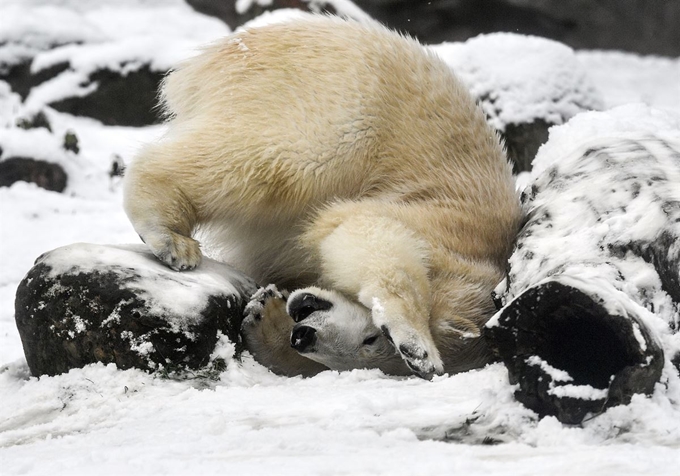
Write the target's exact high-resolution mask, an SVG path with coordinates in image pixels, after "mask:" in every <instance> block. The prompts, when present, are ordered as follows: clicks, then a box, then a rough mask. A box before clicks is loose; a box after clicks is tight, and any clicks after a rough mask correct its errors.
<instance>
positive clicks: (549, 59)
mask: <svg viewBox="0 0 680 476" xmlns="http://www.w3.org/2000/svg"><path fill="white" fill-rule="evenodd" d="M430 50H431V51H433V52H434V53H436V54H437V55H438V56H439V57H440V58H442V59H443V60H444V61H445V62H446V63H447V64H448V65H449V66H450V67H451V69H452V70H453V71H454V72H455V73H456V75H458V77H459V78H460V79H461V80H462V81H463V82H464V83H465V84H466V85H467V86H468V87H469V88H470V91H471V92H472V94H473V95H474V96H475V97H476V98H478V99H480V100H481V104H482V108H483V109H484V112H485V113H486V115H487V116H488V117H489V122H490V123H491V125H493V126H494V127H495V128H496V129H497V130H499V131H504V130H505V127H506V126H507V125H508V124H523V123H530V122H533V121H534V120H536V119H543V120H544V121H545V122H547V123H548V124H562V123H563V122H565V121H566V120H567V119H569V118H570V117H572V116H574V115H576V114H578V113H579V112H582V111H584V110H591V109H595V110H597V109H602V107H603V103H602V99H601V96H600V93H599V91H598V90H597V89H596V88H595V86H594V84H593V83H592V81H591V80H590V78H589V77H588V74H587V73H586V70H585V68H584V67H583V66H582V65H581V63H580V62H579V60H578V58H577V57H576V55H575V54H574V51H573V50H572V49H571V48H569V47H568V46H565V45H563V44H561V43H558V42H555V41H552V40H548V39H545V38H539V37H532V36H524V35H517V34H514V33H493V34H488V35H480V36H478V37H476V38H473V39H470V40H468V41H466V42H464V43H443V44H441V45H436V46H431V47H430Z"/></svg>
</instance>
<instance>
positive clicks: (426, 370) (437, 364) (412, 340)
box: [380, 325, 444, 380]
mask: <svg viewBox="0 0 680 476" xmlns="http://www.w3.org/2000/svg"><path fill="white" fill-rule="evenodd" d="M380 330H381V331H382V333H383V334H384V335H385V337H387V339H388V340H389V341H390V342H392V344H393V345H394V348H395V349H396V350H397V351H398V352H399V355H401V358H402V359H403V360H404V362H405V363H406V365H407V366H408V368H410V369H411V370H412V371H413V372H414V373H415V374H416V375H418V376H419V377H421V378H423V379H425V380H430V379H432V377H433V376H434V375H441V374H443V373H444V364H443V363H442V361H441V358H440V357H439V351H438V350H437V348H436V347H435V346H434V343H428V342H426V340H425V339H423V338H422V337H421V336H420V335H418V334H416V333H415V332H410V331H409V330H406V329H402V330H400V331H396V329H395V328H392V327H390V326H388V325H381V326H380Z"/></svg>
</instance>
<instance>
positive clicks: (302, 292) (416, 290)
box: [124, 15, 521, 378]
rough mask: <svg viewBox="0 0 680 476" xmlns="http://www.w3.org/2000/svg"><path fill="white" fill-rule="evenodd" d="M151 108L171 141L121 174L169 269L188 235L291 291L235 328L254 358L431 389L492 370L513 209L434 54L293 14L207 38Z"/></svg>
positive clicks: (483, 130)
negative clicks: (428, 384)
mask: <svg viewBox="0 0 680 476" xmlns="http://www.w3.org/2000/svg"><path fill="white" fill-rule="evenodd" d="M161 99H162V105H163V107H164V110H165V111H166V113H167V114H168V116H169V121H168V129H167V133H166V134H165V136H164V137H163V138H162V139H161V140H159V141H158V142H156V143H152V144H148V145H147V146H145V147H144V148H143V149H142V150H141V151H140V153H139V154H138V156H137V157H136V159H135V160H134V161H133V163H132V164H131V166H130V167H129V169H128V170H127V173H126V177H125V190H124V207H125V211H126V213H127V215H128V217H129V219H130V221H131V222H132V224H133V226H134V228H135V230H136V231H137V233H138V234H139V235H140V237H141V238H142V240H143V241H144V242H145V243H146V244H147V245H148V247H149V248H150V249H151V250H152V251H153V253H154V254H155V255H156V256H157V257H158V259H160V260H161V261H162V262H164V263H166V264H167V265H168V266H170V267H172V268H174V269H176V270H190V269H192V268H194V267H196V266H198V265H199V263H200V261H201V248H200V247H199V242H198V241H197V240H196V239H195V238H196V236H197V235H196V234H197V233H200V237H201V242H202V243H204V244H205V243H209V244H211V246H212V247H213V248H212V249H213V250H215V246H220V247H221V253H223V254H222V256H226V258H225V259H226V260H227V261H229V262H230V263H231V264H233V265H235V266H236V267H237V268H240V269H241V270H242V271H243V272H245V273H247V274H249V275H251V276H252V277H254V278H255V279H256V280H257V281H258V282H260V283H275V284H276V285H278V286H279V287H280V288H286V289H290V290H294V292H293V293H292V294H291V295H290V297H289V298H288V301H287V303H286V302H284V297H283V296H282V295H278V294H277V295H275V294H274V293H270V295H268V296H265V299H263V300H262V302H261V303H260V304H261V306H260V307H261V310H262V312H256V313H252V316H251V319H250V320H249V321H248V322H246V325H245V326H244V334H245V338H246V343H247V344H248V346H249V348H250V349H251V350H252V351H253V353H254V354H255V356H256V358H258V360H260V361H261V362H263V363H265V364H266V365H269V366H270V367H272V368H276V369H278V370H279V371H280V372H281V373H285V374H295V373H299V374H303V375H308V374H313V373H314V372H317V371H319V370H321V369H323V368H326V367H330V368H338V369H342V368H352V367H358V366H362V367H363V366H366V367H378V368H382V369H384V370H385V371H388V372H391V373H406V372H413V373H416V374H417V375H419V376H421V377H425V378H429V377H431V376H432V375H434V374H440V373H443V372H455V371H460V370H467V369H470V368H473V367H478V366H480V365H483V364H485V363H486V362H487V361H489V359H490V355H489V352H488V351H487V349H486V347H485V345H484V342H483V340H482V339H481V338H480V327H481V326H482V325H483V324H484V323H485V322H486V321H487V319H488V318H489V317H490V316H491V314H492V313H493V311H494V305H493V302H492V298H491V293H492V289H493V288H494V287H495V286H496V284H497V283H498V282H499V281H500V280H501V279H502V278H503V275H504V270H505V266H506V261H507V258H508V256H509V254H510V252H511V248H512V245H513V240H514V238H515V235H516V232H517V229H518V225H519V223H520V220H521V209H520V205H519V201H518V197H517V194H516V192H515V188H514V182H513V177H512V172H511V166H510V165H509V164H508V161H507V159H506V156H505V152H504V149H503V147H502V145H501V143H500V141H499V138H498V136H497V134H496V133H495V131H494V130H493V129H492V128H491V127H489V125H487V123H486V121H485V118H484V115H483V113H482V112H481V110H480V108H479V107H478V106H477V105H476V103H475V101H474V100H473V99H472V97H471V96H470V94H469V93H468V92H467V91H466V89H465V87H464V86H463V85H462V84H461V83H460V81H459V80H457V79H456V77H455V76H454V75H453V74H452V72H451V71H450V69H449V68H448V67H447V66H446V64H445V63H444V62H443V61H441V60H440V59H439V58H437V57H436V56H435V55H434V54H433V53H430V52H427V51H426V50H425V49H424V48H423V47H422V45H420V44H419V43H418V42H417V41H415V40H413V39H410V38H407V37H404V36H401V35H399V34H397V33H394V32H391V31H390V30H388V29H386V28H385V27H383V26H381V25H379V24H377V23H373V22H361V23H359V22H356V21H351V20H343V19H340V18H334V17H328V16H315V15H311V16H305V17H303V18H298V19H295V20H291V21H288V22H286V23H281V24H275V25H269V26H264V27H260V28H252V29H246V30H244V31H238V32H236V33H235V34H233V35H232V36H229V37H227V38H226V39H224V40H222V41H219V42H217V43H215V44H213V45H211V46H208V47H207V48H206V49H205V50H204V51H203V52H202V53H201V54H199V55H198V56H196V57H194V58H191V59H189V60H188V61H186V62H185V63H184V64H182V65H181V66H180V67H179V68H178V69H177V70H176V71H174V72H172V73H171V74H170V75H169V76H168V77H167V78H166V80H165V82H164V85H163V88H162V93H161ZM286 306H287V308H286ZM291 317H292V319H291ZM356 340H358V342H354V341H356ZM291 345H292V348H291ZM324 346H325V347H324ZM300 354H301V355H300ZM303 356H304V357H303ZM315 360H318V361H319V363H317V362H315Z"/></svg>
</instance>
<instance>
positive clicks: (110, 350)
mask: <svg viewBox="0 0 680 476" xmlns="http://www.w3.org/2000/svg"><path fill="white" fill-rule="evenodd" d="M256 289H257V288H256V286H255V284H254V283H253V281H252V280H250V279H249V278H248V277H246V276H244V275H243V274H241V273H239V272H237V271H236V270H234V269H232V268H230V267H229V266H227V265H224V264H221V263H218V262H215V261H212V260H210V259H205V261H204V262H203V263H202V264H201V266H200V267H199V268H197V269H196V270H193V271H189V272H184V273H177V272H175V271H172V270H171V269H169V268H167V267H165V266H163V265H162V264H161V263H160V262H158V260H157V259H156V258H155V257H154V256H153V255H152V254H151V253H150V252H149V251H148V250H147V248H146V247H145V246H144V245H120V246H118V245H116V246H114V245H93V244H85V243H80V244H73V245H69V246H65V247H62V248H57V249H55V250H53V251H50V252H48V253H45V254H43V255H42V256H40V257H39V258H38V259H37V261H36V263H35V265H34V266H33V268H31V270H30V271H29V272H28V274H27V275H26V277H25V278H24V279H23V281H22V282H21V283H20V284H19V287H18V289H17V294H16V302H15V309H16V324H17V328H18V329H19V334H20V336H21V341H22V344H23V347H24V353H25V355H26V360H27V362H28V365H29V368H30V370H31V373H32V374H33V375H35V376H39V375H44V374H46V375H56V374H59V373H62V372H67V371H68V370H69V369H72V368H77V367H82V366H84V365H87V364H90V363H94V362H104V363H115V364H116V366H118V367H119V368H121V369H127V368H131V367H135V368H139V369H143V370H147V371H165V372H168V371H170V372H172V371H182V370H186V369H199V368H201V367H203V366H205V365H206V364H207V363H208V362H209V360H210V356H211V353H213V351H214V350H215V345H216V343H217V342H218V339H219V338H221V337H222V336H224V337H226V338H228V339H229V341H231V342H232V343H233V344H234V345H235V346H236V352H237V353H238V352H239V351H240V349H241V346H242V344H241V339H240V337H239V330H240V326H241V320H242V316H243V309H244V307H245V304H246V302H247V301H248V298H249V297H250V295H251V294H252V293H253V292H254V291H255V290H256Z"/></svg>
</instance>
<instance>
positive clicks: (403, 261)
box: [306, 202, 443, 379]
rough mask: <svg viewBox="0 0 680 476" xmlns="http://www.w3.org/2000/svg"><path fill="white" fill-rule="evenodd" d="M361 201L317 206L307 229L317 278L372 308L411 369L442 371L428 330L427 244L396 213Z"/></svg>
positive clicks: (420, 372) (421, 372) (428, 372)
mask: <svg viewBox="0 0 680 476" xmlns="http://www.w3.org/2000/svg"><path fill="white" fill-rule="evenodd" d="M370 207H373V204H372V205H370V206H369V207H363V206H362V203H361V202H357V203H343V204H338V205H336V206H334V207H331V208H329V209H327V210H325V211H324V212H322V213H321V214H320V215H319V217H318V219H317V221H316V222H315V223H314V224H313V226H312V228H311V229H310V230H309V232H308V233H307V236H306V238H307V245H308V246H309V245H312V246H316V247H317V253H318V255H317V256H318V258H319V260H320V262H321V272H322V275H321V281H322V283H323V284H327V285H329V287H331V288H332V289H335V290H337V291H340V292H343V293H345V294H348V295H354V296H356V298H357V300H358V301H359V302H360V303H361V304H363V305H364V306H366V307H367V308H368V309H371V312H372V319H373V322H374V324H375V325H376V327H378V328H379V329H381V330H382V332H383V333H384V334H385V336H386V337H388V339H390V340H391V341H392V343H393V344H394V347H395V348H396V349H397V351H398V352H399V353H400V355H401V357H402V358H403V359H404V361H405V363H406V364H407V365H408V366H409V368H411V370H412V371H413V372H414V373H416V374H418V375H419V376H421V377H423V378H427V379H429V378H431V377H432V376H433V375H434V374H441V373H443V363H442V360H441V358H440V356H439V351H438V350H437V347H436V346H435V343H434V340H433V338H432V334H431V332H430V327H429V324H430V322H429V321H430V283H429V278H428V265H427V263H428V251H427V249H428V247H427V245H426V244H425V243H424V242H423V241H422V240H421V239H419V238H418V237H417V236H416V234H415V233H414V232H412V231H411V230H410V229H408V227H406V226H405V225H404V224H402V223H401V222H399V221H398V220H396V219H393V218H389V217H385V216H383V215H376V214H374V212H373V211H369V212H368V213H367V210H370Z"/></svg>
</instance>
